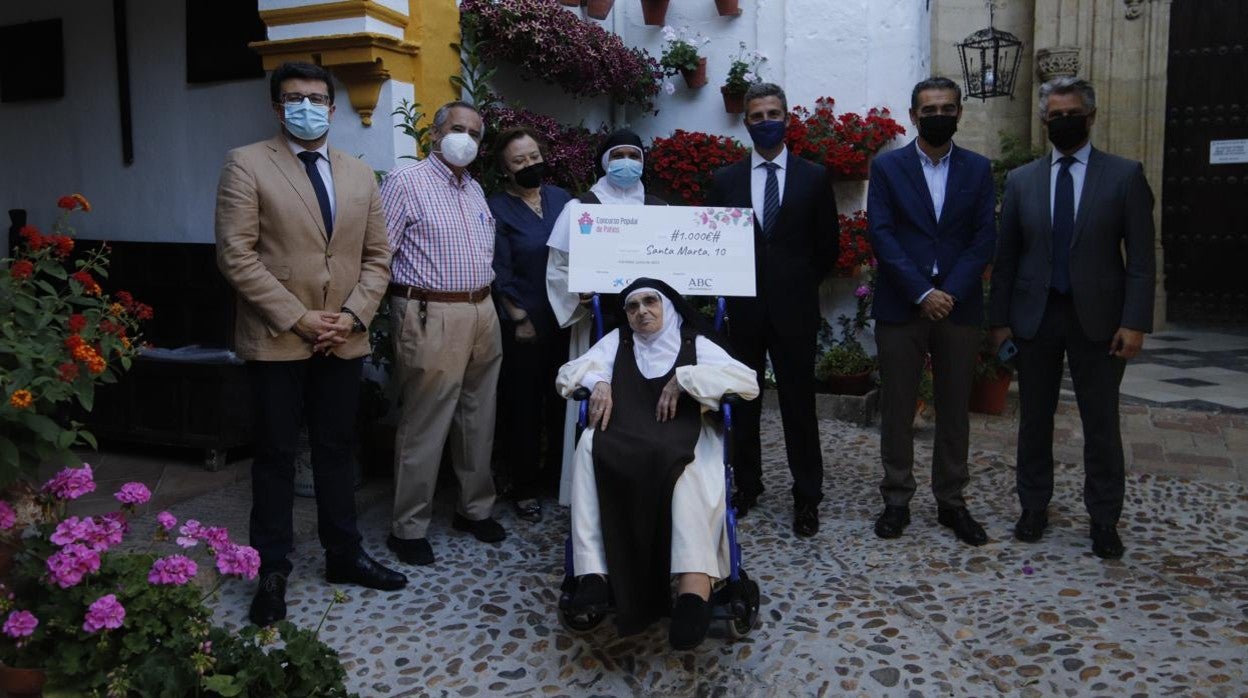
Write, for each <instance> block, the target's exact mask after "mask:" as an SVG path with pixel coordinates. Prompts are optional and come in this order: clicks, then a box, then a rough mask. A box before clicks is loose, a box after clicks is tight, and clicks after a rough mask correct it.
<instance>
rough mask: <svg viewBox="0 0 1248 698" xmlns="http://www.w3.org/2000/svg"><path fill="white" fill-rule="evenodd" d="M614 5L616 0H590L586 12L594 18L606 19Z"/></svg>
mask: <svg viewBox="0 0 1248 698" xmlns="http://www.w3.org/2000/svg"><path fill="white" fill-rule="evenodd" d="M614 5H615V0H589V2H588V3H587V4H586V6H585V7H586V11H585V13H586V14H588V15H589V16H590V17H593V18H594V19H606V18H607V15H609V14H611V8H612V7H613V6H614Z"/></svg>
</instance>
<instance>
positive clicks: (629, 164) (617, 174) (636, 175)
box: [607, 158, 641, 189]
mask: <svg viewBox="0 0 1248 698" xmlns="http://www.w3.org/2000/svg"><path fill="white" fill-rule="evenodd" d="M640 179H641V163H640V162H638V161H636V160H629V159H628V158H621V159H619V160H612V161H610V162H608V163H607V181H608V182H610V183H612V184H614V185H615V186H617V187H619V188H620V189H628V188H629V187H631V186H633V185H634V184H636V183H637V181H638V180H640Z"/></svg>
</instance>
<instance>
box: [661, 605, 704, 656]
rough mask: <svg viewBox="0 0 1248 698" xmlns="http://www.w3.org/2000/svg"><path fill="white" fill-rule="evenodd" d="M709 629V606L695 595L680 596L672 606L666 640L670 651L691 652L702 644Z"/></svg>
mask: <svg viewBox="0 0 1248 698" xmlns="http://www.w3.org/2000/svg"><path fill="white" fill-rule="evenodd" d="M709 627H711V604H710V602H709V601H707V600H706V599H703V598H702V597H701V596H698V595H697V594H681V595H680V596H678V597H676V605H674V606H672V625H671V627H670V628H669V629H668V634H667V639H668V642H670V643H672V649H675V650H691V649H693V648H695V647H697V646H698V645H700V644H702V640H703V639H705V638H706V630H707V628H709Z"/></svg>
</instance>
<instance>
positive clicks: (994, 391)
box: [970, 265, 1014, 414]
mask: <svg viewBox="0 0 1248 698" xmlns="http://www.w3.org/2000/svg"><path fill="white" fill-rule="evenodd" d="M991 276H992V266H991V265H989V266H988V268H987V269H985V270H984V321H983V324H982V325H981V328H980V348H979V353H978V354H977V355H976V356H975V373H974V378H973V380H972V382H971V401H970V409H971V411H972V412H978V413H980V414H1001V413H1002V412H1005V400H1006V395H1008V394H1009V392H1010V381H1011V380H1012V379H1013V376H1014V367H1013V366H1012V365H1010V364H1008V363H1004V362H1002V361H1001V359H1000V358H999V357H998V356H997V347H994V346H990V345H989V341H988V297H989V294H990V292H991V291H990V285H989V279H990V278H991Z"/></svg>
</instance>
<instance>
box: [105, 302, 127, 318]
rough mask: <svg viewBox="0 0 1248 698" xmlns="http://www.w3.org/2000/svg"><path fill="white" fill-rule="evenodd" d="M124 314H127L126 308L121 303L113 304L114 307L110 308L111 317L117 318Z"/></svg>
mask: <svg viewBox="0 0 1248 698" xmlns="http://www.w3.org/2000/svg"><path fill="white" fill-rule="evenodd" d="M124 312H126V309H125V307H123V306H122V305H121V303H113V304H112V305H110V306H108V314H109V315H114V316H116V315H121V314H122V313H124Z"/></svg>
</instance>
